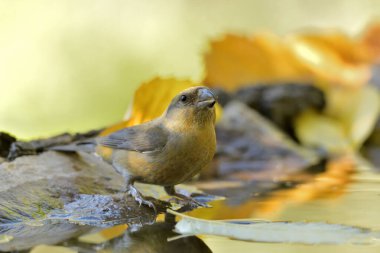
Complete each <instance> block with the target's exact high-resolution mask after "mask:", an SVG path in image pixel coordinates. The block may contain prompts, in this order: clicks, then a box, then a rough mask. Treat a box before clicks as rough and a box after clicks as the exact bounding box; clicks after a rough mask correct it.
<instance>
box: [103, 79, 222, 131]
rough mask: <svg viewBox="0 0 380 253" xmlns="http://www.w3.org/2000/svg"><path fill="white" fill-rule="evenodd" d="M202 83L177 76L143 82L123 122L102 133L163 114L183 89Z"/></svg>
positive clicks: (219, 111)
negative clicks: (176, 77) (179, 78)
mask: <svg viewBox="0 0 380 253" xmlns="http://www.w3.org/2000/svg"><path fill="white" fill-rule="evenodd" d="M201 85H202V84H198V83H194V82H192V81H189V80H178V79H175V78H168V79H161V78H155V79H153V80H151V81H149V82H147V83H143V84H142V85H141V86H140V87H139V88H138V89H137V90H136V92H135V95H134V97H133V103H132V106H130V108H128V111H127V114H126V116H125V118H124V121H123V122H120V123H118V124H115V125H113V126H111V127H109V128H107V129H105V130H104V131H103V132H102V133H101V134H100V135H101V136H105V135H108V134H110V133H112V132H115V131H117V130H120V129H122V128H125V127H129V126H134V125H138V124H141V123H144V122H147V121H150V120H152V119H155V118H157V117H159V116H161V115H162V113H163V112H164V111H165V110H166V108H167V107H168V106H169V104H170V101H171V100H172V99H173V98H174V97H175V96H176V95H178V93H180V92H181V91H183V90H185V89H187V88H190V87H193V86H201ZM216 112H217V119H218V118H220V117H221V116H220V115H221V113H222V109H221V107H220V106H219V105H217V106H216Z"/></svg>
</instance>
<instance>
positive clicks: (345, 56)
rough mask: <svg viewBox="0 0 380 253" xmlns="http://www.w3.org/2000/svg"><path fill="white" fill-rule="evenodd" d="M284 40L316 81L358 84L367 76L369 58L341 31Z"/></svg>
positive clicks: (347, 84) (348, 85)
mask: <svg viewBox="0 0 380 253" xmlns="http://www.w3.org/2000/svg"><path fill="white" fill-rule="evenodd" d="M285 39H286V42H287V44H288V46H289V48H290V49H291V50H292V51H293V53H294V55H295V56H296V57H297V59H298V60H299V62H300V63H301V64H303V66H305V67H306V68H307V69H308V70H309V71H310V72H311V73H312V75H311V78H312V79H313V80H316V81H326V82H329V83H334V84H340V85H343V86H347V87H357V86H360V85H362V84H365V83H367V81H368V80H369V79H370V74H371V73H370V65H369V62H370V61H371V60H370V57H369V54H368V51H367V50H366V49H365V48H363V47H361V46H360V44H359V43H357V42H355V41H354V40H352V39H350V38H349V37H347V36H345V35H344V34H341V33H330V34H310V35H295V36H289V37H287V38H285Z"/></svg>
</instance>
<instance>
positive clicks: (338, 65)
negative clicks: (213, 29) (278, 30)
mask: <svg viewBox="0 0 380 253" xmlns="http://www.w3.org/2000/svg"><path fill="white" fill-rule="evenodd" d="M370 62H371V57H370V56H369V52H368V49H367V48H366V47H364V46H362V45H361V43H360V42H358V41H355V40H354V39H352V38H350V37H348V36H346V35H344V34H342V33H338V32H335V33H320V34H319V33H316V34H295V35H288V36H285V37H278V36H276V35H274V34H270V33H264V34H256V35H254V36H253V37H251V38H248V37H243V36H237V35H226V36H225V37H224V38H223V39H222V40H218V41H213V42H211V49H210V51H209V52H208V53H207V54H206V55H205V65H206V76H205V83H206V84H208V85H210V86H217V87H218V86H219V87H223V88H225V89H227V90H230V91H233V90H236V89H237V88H239V87H242V86H246V85H251V84H256V83H260V82H265V83H279V82H280V83H283V82H316V83H319V82H328V83H330V84H340V85H343V86H355V87H356V86H361V85H363V84H365V83H367V81H368V80H369V78H370Z"/></svg>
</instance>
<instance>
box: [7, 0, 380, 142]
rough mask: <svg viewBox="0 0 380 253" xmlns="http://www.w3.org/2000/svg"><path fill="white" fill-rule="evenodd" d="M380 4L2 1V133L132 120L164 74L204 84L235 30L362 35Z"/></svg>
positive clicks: (357, 0)
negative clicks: (128, 116) (210, 48)
mask: <svg viewBox="0 0 380 253" xmlns="http://www.w3.org/2000/svg"><path fill="white" fill-rule="evenodd" d="M378 14H380V1H377V0H372V1H370V0H318V1H316V0H262V1H254V0H247V1H243V0H218V1H217V0H213V1H207V0H188V1H186V0H182V1H181V0H161V1H154V0H144V1H142V0H139V1H138V0H136V1H126V0H124V1H122V0H119V1H109V0H104V1H94V0H91V1H90V0H86V1H85V0H82V1H80V0H65V1H53V0H41V1H38V0H35V1H30V0H25V1H11V0H9V1H6V0H1V1H0V131H1V130H3V131H9V132H11V133H13V134H15V135H17V136H18V137H22V138H32V137H40V136H48V135H51V134H55V133H60V132H62V131H83V130H88V129H92V128H96V127H101V126H105V125H108V124H111V123H114V122H116V121H118V120H120V119H121V118H122V115H123V114H124V112H125V110H126V107H127V106H128V104H129V102H130V100H131V95H132V92H133V90H134V89H135V88H136V87H137V85H138V84H140V83H141V82H142V81H146V80H149V79H150V78H152V77H154V76H156V75H162V76H177V77H189V78H192V79H193V80H196V81H200V80H202V75H203V65H202V54H203V53H204V52H205V51H206V50H207V44H208V40H209V39H211V38H218V37H220V36H221V35H222V34H223V33H225V32H237V33H242V34H251V33H254V32H255V31H262V30H270V31H273V32H276V33H279V34H284V33H287V32H291V31H298V30H302V29H310V28H312V27H318V28H339V29H342V30H344V31H347V32H348V33H350V34H352V35H357V34H358V33H359V32H360V31H361V30H362V28H363V27H365V25H366V24H367V23H368V22H369V21H370V20H371V19H373V18H376V16H377V15H378Z"/></svg>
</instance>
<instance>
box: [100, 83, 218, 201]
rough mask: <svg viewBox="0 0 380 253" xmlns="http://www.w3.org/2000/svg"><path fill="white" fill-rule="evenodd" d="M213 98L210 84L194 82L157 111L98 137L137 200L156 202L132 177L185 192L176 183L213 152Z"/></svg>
mask: <svg viewBox="0 0 380 253" xmlns="http://www.w3.org/2000/svg"><path fill="white" fill-rule="evenodd" d="M215 102H216V99H215V97H214V95H213V94H212V92H211V91H210V90H209V89H208V88H206V87H193V88H190V89H187V90H184V91H183V92H181V93H180V94H179V95H178V96H176V97H175V98H173V100H172V102H171V104H170V105H169V107H168V109H167V110H166V111H165V113H164V114H163V115H162V116H161V117H159V118H156V119H154V120H152V121H150V122H147V123H144V124H141V125H137V126H133V127H129V128H125V129H122V130H120V131H117V132H115V133H112V134H110V135H109V136H106V137H104V138H102V139H100V141H99V144H100V145H101V146H105V147H109V148H111V149H112V151H113V152H112V156H111V158H110V159H108V161H109V162H110V163H111V164H112V165H113V167H114V168H115V169H116V171H118V172H119V173H120V174H121V175H123V177H124V178H125V180H126V186H127V190H128V191H129V193H130V194H131V195H133V196H134V197H135V198H136V200H137V201H139V202H140V203H143V204H146V205H149V206H152V207H154V206H153V204H152V203H151V202H150V201H147V200H145V199H144V198H143V196H142V195H141V194H140V193H139V192H138V191H137V189H136V188H135V187H134V186H133V183H134V182H135V181H139V182H143V183H149V184H157V185H162V186H164V187H165V190H166V191H167V193H168V194H170V195H176V196H179V197H181V198H186V197H185V196H183V195H180V194H177V193H176V192H175V190H174V185H176V184H179V183H182V182H184V181H186V180H189V179H191V178H192V177H193V176H195V175H196V174H197V173H199V172H200V170H201V169H202V168H204V167H205V166H206V165H207V164H208V163H209V162H210V161H211V160H212V158H213V155H214V153H215V148H216V138H215V108H214V105H215ZM99 154H100V155H102V153H101V152H100V153H99ZM188 200H189V199H188ZM193 202H194V201H193Z"/></svg>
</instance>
